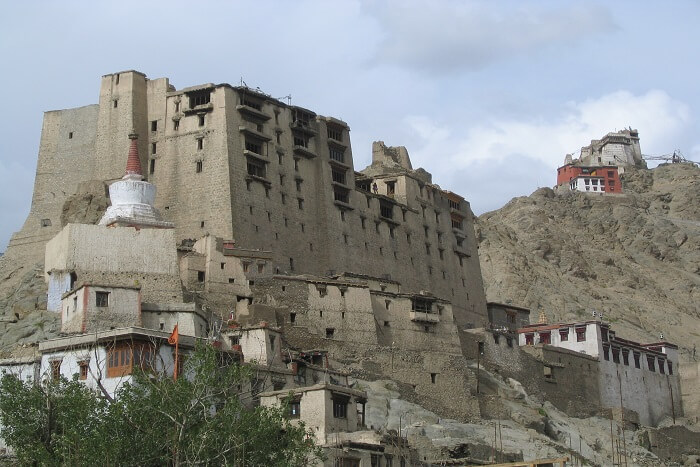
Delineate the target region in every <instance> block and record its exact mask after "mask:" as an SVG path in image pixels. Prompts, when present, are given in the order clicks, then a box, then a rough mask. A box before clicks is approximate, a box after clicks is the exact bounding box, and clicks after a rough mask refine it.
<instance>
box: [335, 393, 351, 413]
mask: <svg viewBox="0 0 700 467" xmlns="http://www.w3.org/2000/svg"><path fill="white" fill-rule="evenodd" d="M348 400H349V398H347V397H342V396H337V395H335V396H333V418H348Z"/></svg>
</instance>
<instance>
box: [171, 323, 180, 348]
mask: <svg viewBox="0 0 700 467" xmlns="http://www.w3.org/2000/svg"><path fill="white" fill-rule="evenodd" d="M178 340H180V334H179V333H178V332H177V324H176V325H175V327H174V328H173V332H172V334H170V337H168V344H170V345H175V344H177V342H178Z"/></svg>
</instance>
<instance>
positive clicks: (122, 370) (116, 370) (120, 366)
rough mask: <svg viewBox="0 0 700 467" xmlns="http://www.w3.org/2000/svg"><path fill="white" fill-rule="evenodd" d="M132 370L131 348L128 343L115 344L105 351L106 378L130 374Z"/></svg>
mask: <svg viewBox="0 0 700 467" xmlns="http://www.w3.org/2000/svg"><path fill="white" fill-rule="evenodd" d="M131 370H132V362H131V348H130V347H129V345H128V344H121V345H116V346H114V347H113V348H111V349H109V351H108V352H107V378H116V377H120V376H124V375H130V374H131Z"/></svg>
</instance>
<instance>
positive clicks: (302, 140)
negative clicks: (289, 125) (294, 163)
mask: <svg viewBox="0 0 700 467" xmlns="http://www.w3.org/2000/svg"><path fill="white" fill-rule="evenodd" d="M294 146H301V147H302V148H308V147H309V138H307V137H306V136H303V135H294Z"/></svg>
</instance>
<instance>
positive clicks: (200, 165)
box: [194, 160, 204, 173]
mask: <svg viewBox="0 0 700 467" xmlns="http://www.w3.org/2000/svg"><path fill="white" fill-rule="evenodd" d="M203 165H204V164H203V162H202V161H201V160H200V161H197V162H196V163H195V168H194V170H195V172H197V173H202V169H203Z"/></svg>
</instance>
